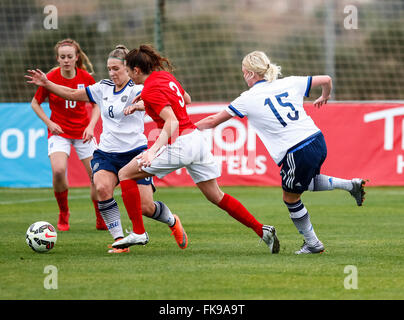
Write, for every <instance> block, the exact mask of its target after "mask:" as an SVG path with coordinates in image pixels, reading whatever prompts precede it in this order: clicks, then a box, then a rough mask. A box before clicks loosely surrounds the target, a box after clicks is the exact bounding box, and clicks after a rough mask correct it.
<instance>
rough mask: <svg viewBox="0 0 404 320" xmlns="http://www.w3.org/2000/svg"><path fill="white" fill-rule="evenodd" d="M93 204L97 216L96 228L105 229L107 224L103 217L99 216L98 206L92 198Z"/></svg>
mask: <svg viewBox="0 0 404 320" xmlns="http://www.w3.org/2000/svg"><path fill="white" fill-rule="evenodd" d="M93 205H94V209H95V216H96V218H97V228H100V229H105V230H107V229H108V228H107V225H106V224H105V221H104V218H103V217H102V216H101V212H100V209H99V208H98V201H97V200H93Z"/></svg>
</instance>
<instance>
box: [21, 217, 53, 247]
mask: <svg viewBox="0 0 404 320" xmlns="http://www.w3.org/2000/svg"><path fill="white" fill-rule="evenodd" d="M56 240H57V233H56V229H55V227H54V226H52V225H51V224H50V223H49V222H46V221H38V222H35V223H33V224H31V225H30V226H29V228H28V230H27V233H26V236H25V241H26V242H27V244H28V245H29V246H30V247H31V248H32V250H34V251H36V252H47V251H49V250H51V249H52V248H53V247H54V246H55V243H56Z"/></svg>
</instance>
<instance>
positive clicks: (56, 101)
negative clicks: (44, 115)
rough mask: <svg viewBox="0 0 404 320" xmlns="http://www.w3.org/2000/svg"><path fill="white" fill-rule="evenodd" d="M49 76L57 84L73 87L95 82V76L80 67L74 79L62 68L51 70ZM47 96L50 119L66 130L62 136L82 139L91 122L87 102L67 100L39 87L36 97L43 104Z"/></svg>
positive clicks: (83, 86)
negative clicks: (66, 76) (63, 74)
mask: <svg viewBox="0 0 404 320" xmlns="http://www.w3.org/2000/svg"><path fill="white" fill-rule="evenodd" d="M47 77H48V79H49V80H50V81H52V82H54V83H56V84H59V85H62V86H65V87H69V88H72V89H84V88H85V87H87V86H89V85H91V84H93V83H95V81H94V78H93V77H92V76H91V75H90V74H89V73H88V72H87V71H85V70H83V69H80V68H76V76H75V77H74V78H72V79H67V78H65V77H63V76H62V74H61V71H60V68H57V69H55V70H52V71H50V72H49V73H48V74H47ZM46 98H48V100H49V108H50V110H51V116H50V119H51V120H52V121H53V122H55V123H57V124H58V125H59V126H60V127H61V128H62V130H63V132H64V133H62V134H60V136H62V137H64V138H69V139H82V138H83V132H84V130H85V129H86V127H87V126H88V124H89V123H90V119H89V116H88V112H87V108H86V103H87V102H83V101H69V100H65V99H63V98H61V97H59V96H57V95H55V94H53V93H50V92H49V91H48V90H46V89H45V88H44V87H39V88H38V90H37V91H36V93H35V99H36V100H37V101H38V103H39V104H41V103H42V102H44V101H45V100H46ZM51 135H52V133H51V132H50V131H49V130H48V137H50V136H51Z"/></svg>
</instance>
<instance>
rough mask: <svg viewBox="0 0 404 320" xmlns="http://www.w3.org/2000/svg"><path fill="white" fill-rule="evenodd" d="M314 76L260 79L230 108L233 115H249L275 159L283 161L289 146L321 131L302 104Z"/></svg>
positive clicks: (250, 120)
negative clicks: (270, 80)
mask: <svg viewBox="0 0 404 320" xmlns="http://www.w3.org/2000/svg"><path fill="white" fill-rule="evenodd" d="M311 80H312V77H310V76H309V77H299V76H293V77H286V78H283V79H279V80H275V81H272V82H267V81H265V80H261V81H258V82H257V83H255V84H254V85H253V86H252V87H251V88H250V89H249V90H247V91H245V92H243V93H242V94H241V95H240V96H239V97H238V98H237V99H235V100H234V101H233V102H232V103H231V104H230V105H229V106H228V107H227V108H226V110H227V112H229V114H230V115H232V116H238V117H240V118H243V117H244V116H246V117H247V118H248V120H249V122H250V124H251V125H252V126H253V127H254V129H255V130H256V132H257V134H258V136H259V137H260V139H261V140H262V142H263V143H264V145H265V147H266V149H267V150H268V152H269V154H270V155H271V157H272V158H273V160H274V161H275V162H276V163H277V164H278V165H280V163H281V162H282V159H283V158H284V156H285V155H286V153H287V152H288V150H289V149H290V148H292V147H293V146H295V145H296V144H298V143H299V142H301V141H303V140H305V139H307V138H308V137H310V136H311V135H313V134H315V133H317V132H318V131H319V129H318V127H317V126H316V125H315V124H314V122H313V120H312V119H311V118H310V117H309V116H308V115H307V114H306V111H305V110H304V108H303V99H304V97H305V96H306V97H308V96H309V93H310V88H311Z"/></svg>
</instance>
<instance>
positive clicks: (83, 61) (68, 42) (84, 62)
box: [55, 38, 94, 74]
mask: <svg viewBox="0 0 404 320" xmlns="http://www.w3.org/2000/svg"><path fill="white" fill-rule="evenodd" d="M63 46H71V47H74V48H75V49H76V55H77V56H78V57H79V58H78V59H77V62H76V67H77V68H80V69H83V70H85V71H87V72H88V73H89V74H93V73H94V68H93V64H92V63H91V61H90V59H89V58H88V57H87V55H86V54H85V53H84V51H83V50H82V49H81V47H80V45H79V43H78V42H77V41H74V40H72V39H69V38H68V39H63V40H61V41H59V42H58V43H57V44H56V45H55V53H56V57H58V56H59V48H60V47H63Z"/></svg>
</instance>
